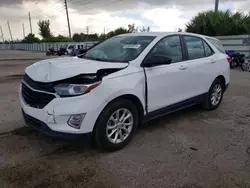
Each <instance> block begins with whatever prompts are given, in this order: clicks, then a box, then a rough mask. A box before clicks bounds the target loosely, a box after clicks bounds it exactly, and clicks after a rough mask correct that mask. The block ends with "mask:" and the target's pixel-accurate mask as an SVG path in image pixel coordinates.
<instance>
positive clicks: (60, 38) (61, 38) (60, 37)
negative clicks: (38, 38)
mask: <svg viewBox="0 0 250 188" xmlns="http://www.w3.org/2000/svg"><path fill="white" fill-rule="evenodd" d="M42 42H73V39H71V38H69V37H65V36H63V35H58V36H57V37H49V38H45V39H43V40H42Z"/></svg>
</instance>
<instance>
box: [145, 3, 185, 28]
mask: <svg viewBox="0 0 250 188" xmlns="http://www.w3.org/2000/svg"><path fill="white" fill-rule="evenodd" d="M183 14H184V12H182V11H180V10H179V9H176V8H175V7H173V8H155V9H151V10H147V11H145V12H144V13H143V17H145V18H147V19H148V20H151V21H152V22H153V24H154V26H156V27H157V29H156V31H177V29H178V28H182V29H183V28H184V25H185V23H186V22H187V21H188V19H185V18H181V16H183Z"/></svg>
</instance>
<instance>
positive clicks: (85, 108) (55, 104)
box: [20, 88, 107, 135]
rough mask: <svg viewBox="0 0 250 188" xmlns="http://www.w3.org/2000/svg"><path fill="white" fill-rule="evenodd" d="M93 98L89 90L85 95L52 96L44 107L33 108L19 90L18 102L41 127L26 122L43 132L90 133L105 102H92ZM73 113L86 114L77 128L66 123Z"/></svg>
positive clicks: (93, 95)
mask: <svg viewBox="0 0 250 188" xmlns="http://www.w3.org/2000/svg"><path fill="white" fill-rule="evenodd" d="M20 90H21V88H20ZM94 100H97V99H96V96H95V94H93V93H91V92H90V93H88V94H86V96H85V95H82V96H76V97H69V98H54V99H53V100H52V101H51V102H50V103H48V104H47V105H46V106H45V107H44V108H35V107H32V106H30V105H29V104H27V103H26V102H25V100H24V99H23V97H22V94H21V92H20V103H21V108H22V110H23V113H24V115H25V114H27V115H28V116H27V117H31V118H34V119H35V120H38V121H39V124H40V125H41V127H40V128H39V127H38V128H37V127H34V126H32V125H30V123H27V122H26V123H27V124H28V125H29V126H32V127H34V128H35V129H37V130H39V131H42V132H45V133H46V132H50V133H52V132H56V133H60V134H63V133H68V134H76V135H77V134H87V133H91V132H92V130H93V127H94V124H95V122H96V119H97V118H98V115H99V114H100V111H101V110H102V109H103V108H104V106H106V104H107V103H106V102H102V103H93V101H94ZM75 114H86V115H85V116H84V119H83V121H82V122H81V126H80V128H79V129H76V128H73V127H71V126H69V125H68V120H69V118H70V117H71V116H72V115H75ZM24 118H25V117H24ZM53 134H54V133H53ZM60 134H59V135H60Z"/></svg>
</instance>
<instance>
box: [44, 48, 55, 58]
mask: <svg viewBox="0 0 250 188" xmlns="http://www.w3.org/2000/svg"><path fill="white" fill-rule="evenodd" d="M55 54H57V51H56V50H55V49H54V48H53V47H50V48H49V50H48V51H47V52H46V55H47V56H50V55H55Z"/></svg>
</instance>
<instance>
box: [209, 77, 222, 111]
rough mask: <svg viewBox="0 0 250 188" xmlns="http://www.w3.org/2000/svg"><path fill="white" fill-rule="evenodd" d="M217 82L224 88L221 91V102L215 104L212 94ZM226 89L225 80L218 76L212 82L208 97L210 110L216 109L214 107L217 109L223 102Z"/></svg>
mask: <svg viewBox="0 0 250 188" xmlns="http://www.w3.org/2000/svg"><path fill="white" fill-rule="evenodd" d="M217 84H220V86H221V88H222V93H221V98H220V101H219V103H218V104H217V105H213V104H212V101H211V95H212V92H213V88H214V86H215V85H217ZM224 90H225V86H224V84H223V82H222V81H221V80H220V79H218V78H217V79H215V80H214V82H213V83H212V85H211V87H210V89H209V92H208V98H207V104H208V108H209V109H210V110H214V109H216V108H218V107H219V106H220V103H221V101H222V98H223V94H224Z"/></svg>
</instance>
